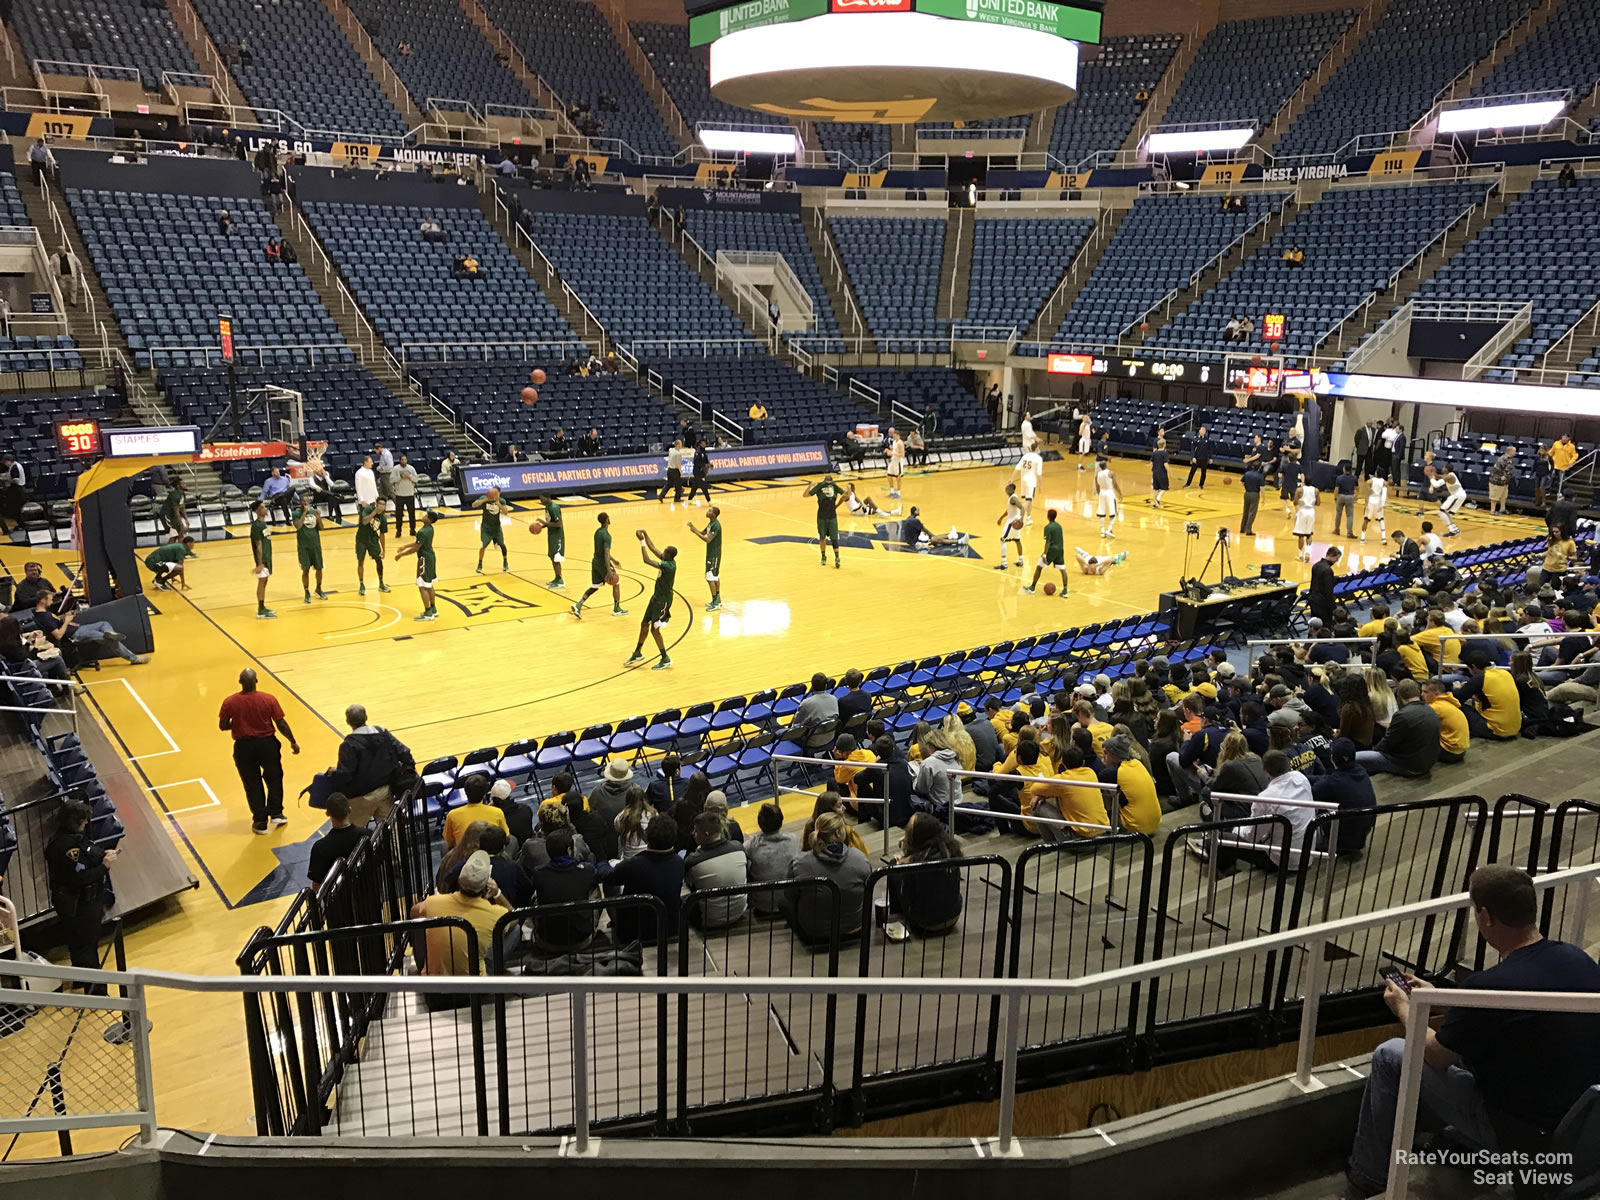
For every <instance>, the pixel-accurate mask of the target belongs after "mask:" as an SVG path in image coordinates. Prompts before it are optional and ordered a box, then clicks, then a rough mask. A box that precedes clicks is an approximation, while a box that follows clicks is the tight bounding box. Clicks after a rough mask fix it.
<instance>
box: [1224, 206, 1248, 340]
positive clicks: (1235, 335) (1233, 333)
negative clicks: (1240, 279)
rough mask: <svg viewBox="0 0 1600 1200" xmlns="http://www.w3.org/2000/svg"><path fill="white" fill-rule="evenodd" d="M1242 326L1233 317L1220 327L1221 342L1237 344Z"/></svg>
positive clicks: (1241, 323) (1240, 322) (1237, 319)
mask: <svg viewBox="0 0 1600 1200" xmlns="http://www.w3.org/2000/svg"><path fill="white" fill-rule="evenodd" d="M1224 203H1226V202H1224ZM1224 211H1226V208H1224ZM1243 326H1244V322H1243V321H1241V320H1240V319H1239V318H1238V317H1234V318H1233V319H1232V320H1230V321H1229V322H1228V323H1227V324H1226V325H1224V326H1223V327H1222V340H1223V341H1225V342H1237V341H1238V340H1239V330H1240V329H1241V328H1243Z"/></svg>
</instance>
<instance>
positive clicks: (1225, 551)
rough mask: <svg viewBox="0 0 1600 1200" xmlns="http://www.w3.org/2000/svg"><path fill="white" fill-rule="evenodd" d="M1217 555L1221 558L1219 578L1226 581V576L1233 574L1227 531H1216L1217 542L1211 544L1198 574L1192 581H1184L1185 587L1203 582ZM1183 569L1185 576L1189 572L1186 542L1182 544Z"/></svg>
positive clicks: (1231, 554)
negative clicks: (1209, 551)
mask: <svg viewBox="0 0 1600 1200" xmlns="http://www.w3.org/2000/svg"><path fill="white" fill-rule="evenodd" d="M1218 555H1220V556H1221V563H1220V564H1219V565H1220V566H1221V569H1222V574H1221V576H1220V578H1221V579H1226V578H1228V576H1230V575H1232V574H1233V553H1232V551H1231V550H1230V549H1229V543H1228V531H1227V530H1226V529H1219V530H1217V540H1216V541H1215V542H1213V543H1212V544H1211V553H1210V554H1208V555H1206V561H1205V563H1204V564H1203V565H1202V566H1201V568H1200V573H1199V574H1198V575H1196V576H1195V577H1194V578H1193V579H1190V580H1186V581H1185V586H1187V585H1188V584H1190V583H1201V582H1203V581H1204V580H1205V577H1206V572H1208V571H1210V570H1211V564H1212V563H1213V562H1215V561H1216V560H1217V557H1218ZM1183 569H1184V574H1185V575H1187V574H1188V571H1189V546H1188V543H1187V542H1185V543H1184V552H1183Z"/></svg>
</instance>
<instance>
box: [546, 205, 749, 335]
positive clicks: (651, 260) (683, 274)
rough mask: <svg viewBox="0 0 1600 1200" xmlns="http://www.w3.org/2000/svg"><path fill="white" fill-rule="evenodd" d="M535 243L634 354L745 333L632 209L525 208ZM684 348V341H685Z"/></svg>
mask: <svg viewBox="0 0 1600 1200" xmlns="http://www.w3.org/2000/svg"><path fill="white" fill-rule="evenodd" d="M522 221H523V224H524V226H525V227H526V228H527V230H528V232H529V234H530V235H531V236H532V237H533V240H534V242H535V243H537V244H538V246H539V247H540V249H542V250H543V251H544V253H545V254H546V255H547V256H548V257H549V259H550V261H551V262H552V263H554V264H555V267H556V270H558V271H559V272H561V277H562V278H563V279H565V280H566V281H567V286H569V287H571V288H572V289H573V290H574V291H576V292H577V293H578V295H580V296H582V297H583V301H584V303H585V304H587V305H588V306H589V310H590V311H591V312H593V313H594V314H595V316H596V317H598V318H599V319H600V323H601V324H602V325H604V326H605V327H606V329H607V330H608V331H609V332H610V334H611V336H612V337H613V338H615V339H617V340H618V341H620V342H621V343H622V344H623V345H625V346H631V347H632V348H633V352H634V353H635V354H636V355H639V356H640V357H643V356H645V355H648V354H655V353H662V354H665V353H668V350H667V348H666V346H665V345H664V343H666V342H669V341H671V342H687V343H702V344H703V343H704V342H705V341H707V340H710V341H721V342H730V341H746V340H751V335H750V333H749V331H748V330H747V329H745V327H744V325H743V324H741V323H740V321H739V319H738V318H737V317H735V316H734V315H733V314H732V313H731V312H729V311H728V307H727V305H725V304H723V303H722V301H721V300H720V299H719V298H718V297H717V295H716V293H715V292H713V291H712V290H711V289H710V288H709V287H707V286H706V284H705V281H704V280H702V279H701V278H700V276H698V275H696V274H695V273H694V272H693V271H691V270H690V269H689V267H688V265H687V264H686V263H685V262H684V261H683V259H681V258H679V257H678V255H677V253H676V252H675V251H674V250H673V249H672V247H670V246H668V245H667V244H666V242H664V241H662V240H661V238H660V236H659V235H658V234H657V233H656V231H655V230H654V229H652V228H651V227H650V223H649V222H648V221H646V220H645V218H644V212H643V209H642V208H641V209H640V212H639V215H637V216H634V215H613V214H601V213H553V212H534V213H524V214H523V215H522ZM684 348H685V349H691V352H694V351H693V350H692V348H691V347H684Z"/></svg>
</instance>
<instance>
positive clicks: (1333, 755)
mask: <svg viewBox="0 0 1600 1200" xmlns="http://www.w3.org/2000/svg"><path fill="white" fill-rule="evenodd" d="M1311 798H1312V799H1313V800H1316V801H1318V802H1319V803H1322V804H1337V805H1338V806H1339V829H1338V833H1337V839H1338V841H1337V844H1336V845H1335V848H1334V849H1335V853H1337V854H1341V855H1344V854H1360V853H1361V852H1362V851H1363V850H1365V849H1366V848H1367V838H1369V837H1370V836H1371V835H1372V830H1373V827H1374V826H1375V825H1376V824H1377V823H1378V817H1377V811H1378V796H1377V793H1376V792H1374V791H1373V790H1372V777H1371V776H1369V775H1368V774H1367V772H1366V770H1365V769H1364V768H1363V767H1362V766H1361V764H1360V763H1358V762H1356V744H1355V743H1354V742H1352V741H1351V740H1350V739H1349V738H1346V737H1338V738H1334V739H1333V742H1332V744H1331V745H1330V746H1329V747H1328V770H1326V771H1324V772H1323V773H1322V774H1321V775H1318V776H1317V777H1316V778H1315V779H1313V780H1312V781H1311ZM1312 815H1313V816H1319V817H1320V816H1326V815H1327V814H1326V813H1313V814H1312Z"/></svg>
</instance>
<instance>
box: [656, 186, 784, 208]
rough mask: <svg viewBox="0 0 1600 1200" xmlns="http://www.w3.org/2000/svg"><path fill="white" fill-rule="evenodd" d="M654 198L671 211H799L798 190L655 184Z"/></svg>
mask: <svg viewBox="0 0 1600 1200" xmlns="http://www.w3.org/2000/svg"><path fill="white" fill-rule="evenodd" d="M656 199H658V200H660V201H661V207H662V208H664V209H666V210H667V211H668V212H671V211H672V210H673V209H677V208H685V209H688V208H727V209H739V210H742V211H744V212H752V211H760V212H792V213H797V212H799V211H800V193H799V192H741V191H729V190H728V189H726V188H688V187H658V188H657V189H656Z"/></svg>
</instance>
